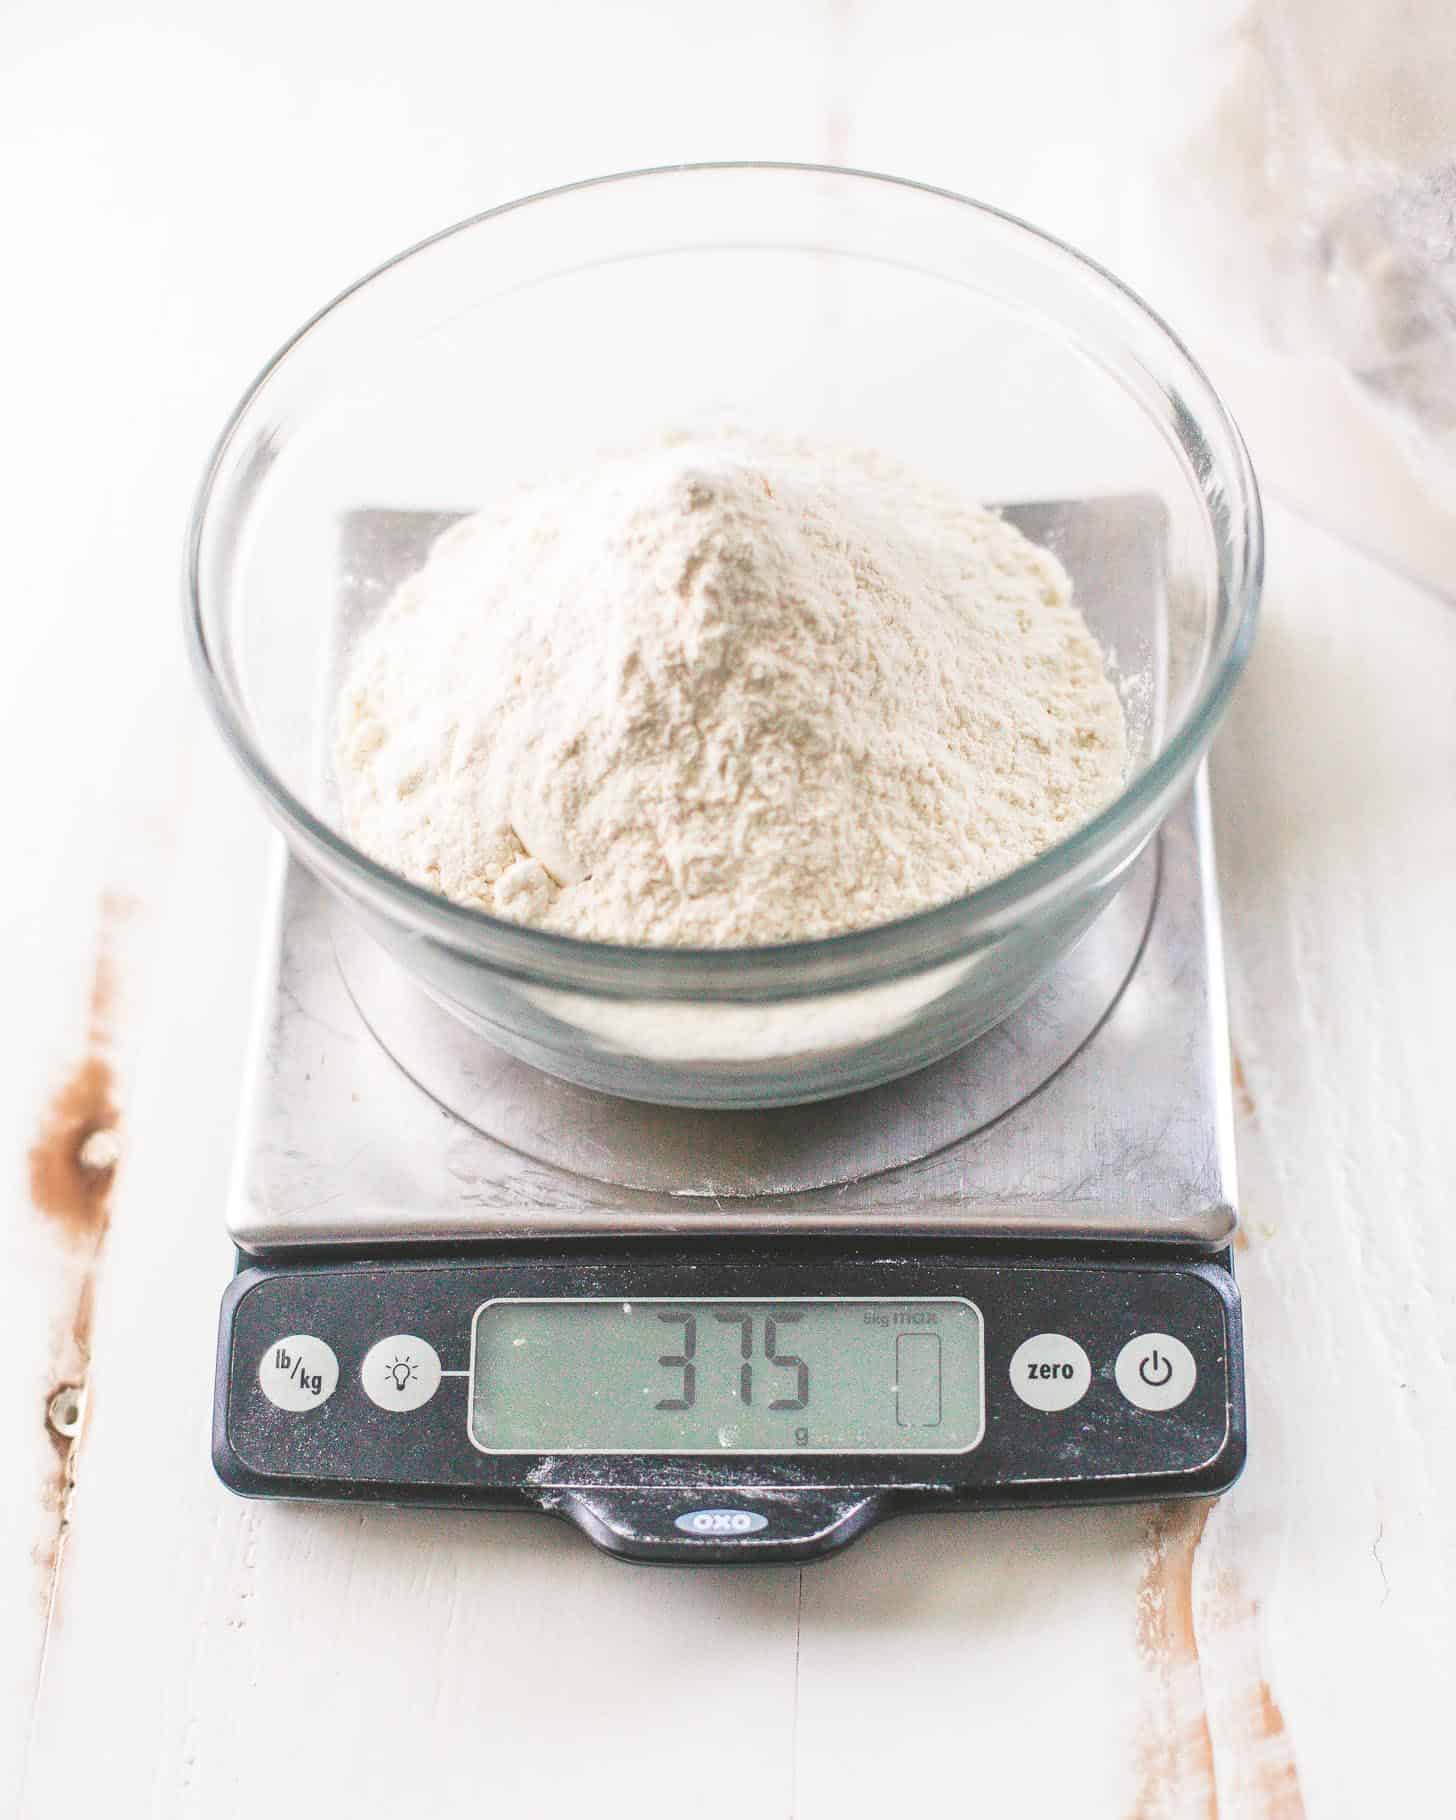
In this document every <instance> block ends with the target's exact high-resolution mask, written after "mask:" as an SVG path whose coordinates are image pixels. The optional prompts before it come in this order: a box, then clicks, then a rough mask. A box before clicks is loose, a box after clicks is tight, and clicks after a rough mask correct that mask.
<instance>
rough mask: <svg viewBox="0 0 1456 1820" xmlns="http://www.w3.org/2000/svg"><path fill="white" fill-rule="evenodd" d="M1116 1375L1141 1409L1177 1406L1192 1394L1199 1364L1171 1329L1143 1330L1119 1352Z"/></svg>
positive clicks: (1122, 1390)
mask: <svg viewBox="0 0 1456 1820" xmlns="http://www.w3.org/2000/svg"><path fill="white" fill-rule="evenodd" d="M1113 1375H1114V1376H1115V1377H1116V1379H1117V1388H1118V1389H1119V1390H1120V1391H1121V1392H1122V1394H1123V1395H1124V1396H1125V1397H1126V1398H1127V1400H1128V1402H1129V1403H1133V1404H1136V1406H1137V1407H1138V1408H1139V1409H1176V1408H1177V1407H1178V1405H1179V1404H1180V1403H1186V1402H1187V1400H1188V1398H1189V1397H1190V1396H1191V1395H1192V1394H1193V1386H1194V1385H1195V1384H1196V1383H1197V1382H1198V1365H1197V1362H1196V1360H1195V1359H1194V1357H1193V1354H1192V1353H1191V1352H1190V1351H1189V1350H1188V1348H1187V1347H1186V1346H1185V1345H1184V1344H1183V1342H1182V1341H1181V1340H1179V1339H1175V1338H1174V1337H1173V1335H1172V1334H1171V1333H1140V1334H1139V1335H1138V1336H1137V1338H1136V1339H1135V1340H1129V1341H1128V1343H1127V1345H1126V1346H1124V1347H1123V1349H1122V1351H1121V1352H1120V1353H1118V1355H1117V1364H1116V1366H1115V1367H1114V1371H1113Z"/></svg>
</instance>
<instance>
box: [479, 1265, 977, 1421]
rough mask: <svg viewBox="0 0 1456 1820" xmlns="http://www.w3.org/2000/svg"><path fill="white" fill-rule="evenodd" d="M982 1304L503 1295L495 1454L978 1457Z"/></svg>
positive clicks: (491, 1393) (489, 1376)
mask: <svg viewBox="0 0 1456 1820" xmlns="http://www.w3.org/2000/svg"><path fill="white" fill-rule="evenodd" d="M984 1375H985V1374H984V1346H983V1341H982V1327H981V1316H980V1311H979V1310H978V1309H977V1308H976V1307H975V1306H974V1304H973V1303H971V1302H967V1301H963V1300H959V1299H946V1300H932V1299H930V1298H914V1297H912V1298H902V1299H890V1298H880V1299H874V1298H860V1299H847V1298H846V1299H840V1298H834V1297H816V1298H814V1299H811V1300H802V1301H793V1300H790V1301H768V1300H755V1299H749V1300H727V1299H718V1298H704V1299H699V1300H693V1299H687V1300H671V1301H670V1300H666V1299H660V1298H653V1299H647V1300H642V1301H630V1302H629V1301H607V1300H605V1299H603V1300H595V1299H577V1300H565V1299H558V1300H549V1299H544V1298H543V1299H540V1300H526V1299H521V1300H515V1299H512V1300H501V1301H496V1302H487V1303H485V1304H484V1306H483V1307H481V1308H479V1309H477V1310H476V1314H475V1322H474V1330H473V1335H472V1340H471V1386H470V1391H471V1394H470V1436H471V1439H472V1441H473V1442H474V1443H475V1445H476V1446H477V1447H478V1448H480V1449H482V1451H484V1452H487V1453H532V1454H573V1453H583V1454H585V1453H591V1454H603V1453H605V1454H612V1453H615V1454H648V1455H651V1454H731V1453H752V1454H793V1453H854V1454H906V1453H968V1452H969V1451H970V1450H971V1448H973V1447H975V1446H976V1445H977V1443H978V1442H979V1441H980V1439H981V1435H982V1432H983V1429H984V1410H985V1387H984Z"/></svg>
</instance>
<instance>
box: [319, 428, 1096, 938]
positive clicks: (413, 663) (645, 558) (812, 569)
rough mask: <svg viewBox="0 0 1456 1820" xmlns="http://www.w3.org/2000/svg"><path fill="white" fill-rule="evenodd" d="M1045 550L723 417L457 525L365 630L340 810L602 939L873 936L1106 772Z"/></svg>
mask: <svg viewBox="0 0 1456 1820" xmlns="http://www.w3.org/2000/svg"><path fill="white" fill-rule="evenodd" d="M1070 592H1071V591H1070V586H1069V583H1068V581H1067V578H1066V576H1065V574H1064V573H1063V571H1062V569H1061V567H1060V565H1059V564H1058V563H1057V562H1056V560H1055V558H1054V557H1052V556H1051V555H1049V554H1048V553H1047V552H1045V551H1043V550H1040V549H1038V548H1037V547H1036V546H1035V545H1033V544H1031V543H1029V542H1028V541H1027V540H1026V539H1025V538H1024V537H1022V536H1021V535H1020V533H1019V532H1017V531H1016V530H1014V529H1013V528H1012V527H1011V526H1010V525H1008V524H1006V523H1004V522H1003V521H1002V520H1001V519H999V518H998V517H996V516H995V515H994V514H992V513H989V512H986V511H984V510H982V509H980V508H978V507H976V506H974V505H971V504H968V503H966V502H965V501H963V500H960V499H957V498H955V497H953V496H951V495H949V494H947V493H945V492H944V491H942V490H941V489H940V488H938V487H936V486H934V485H932V484H931V483H929V482H927V481H926V480H924V479H922V478H920V477H918V476H915V475H911V474H908V473H906V472H904V471H903V470H900V469H897V468H894V467H891V466H889V465H887V464H885V463H882V462H881V461H879V460H877V459H876V458H875V457H873V456H869V455H855V454H847V453H845V452H843V451H839V450H832V451H826V450H822V449H811V448H807V447H800V446H798V445H786V444H781V443H777V442H768V441H760V440H751V439H747V438H741V437H727V436H725V437H721V438H715V439H713V440H711V441H692V442H679V443H676V444H673V445H663V446H660V447H657V448H654V449H651V450H648V451H646V452H642V453H638V454H635V455H631V456H625V457H621V458H617V459H614V460H611V461H607V462H603V463H600V464H598V465H597V466H595V467H594V468H592V469H591V470H590V471H589V472H587V473H584V474H582V475H580V476H577V477H574V478H571V479H567V480H564V481H561V482H558V483H555V484H552V485H548V486H540V487H534V488H529V489H523V490H521V491H520V492H519V493H517V494H516V495H514V496H512V497H510V498H508V499H506V500H504V501H502V502H501V503H500V504H498V505H496V506H493V507H490V508H488V509H486V510H485V511H482V512H479V513H477V514H476V515H475V516H473V517H471V518H469V519H466V520H465V521H463V522H462V523H460V524H459V525H456V526H455V527H453V528H452V529H451V530H450V531H448V532H447V533H446V534H445V535H444V536H443V537H441V538H440V540H439V542H438V543H437V544H436V545H435V547H434V549H433V550H432V552H431V554H430V558H429V560H428V562H427V563H426V565H425V567H424V568H423V569H422V570H421V571H420V572H419V573H418V574H417V575H415V576H413V577H412V578H411V579H410V580H409V581H407V582H406V583H405V584H404V585H403V586H402V587H401V588H400V589H399V590H398V592H397V593H396V594H395V596H394V598H393V599H392V600H391V601H390V603H389V604H388V606H387V607H386V608H385V609H384V610H383V612H382V613H381V615H380V617H379V619H378V620H377V621H376V622H375V624H374V625H373V626H372V627H371V628H370V629H369V630H368V631H367V632H366V634H365V635H364V637H363V638H362V639H361V641H360V644H359V647H358V649H357V650H356V652H355V654H354V658H353V661H352V663H351V665H350V667H349V671H348V674H347V678H346V681H345V684H344V688H343V691H342V697H341V701H340V710H339V721H338V730H337V743H336V770H337V775H338V782H339V789H340V794H341V798H342V803H343V811H344V819H345V824H346V826H347V828H348V831H349V833H350V835H351V836H352V838H353V839H354V840H355V841H356V842H357V843H358V844H359V845H360V846H361V847H363V848H364V850H365V851H366V852H368V853H370V854H372V855H373V856H374V857H375V858H376V859H378V860H380V861H382V862H383V863H384V864H386V865H388V866H390V867H392V868H394V869H395V870H396V871H399V872H402V873H404V874H405V875H406V876H407V877H409V878H411V879H414V880H416V881H417V882H419V883H421V884H425V885H428V886H430V887H432V888H433V889H435V890H437V891H440V892H442V893H444V895H446V896H447V897H450V898H454V899H455V900H457V901H458V902H461V903H466V904H474V905H477V906H479V907H480V908H482V909H485V910H488V911H492V912H494V913H495V914H496V915H499V916H504V917H509V918H511V919H513V920H516V921H520V922H528V923H536V924H540V925H543V926H545V927H547V928H551V929H556V930H560V931H563V932H565V933H568V934H572V935H577V936H584V937H589V938H595V939H599V940H607V941H619V942H634V943H658V944H703V945H741V944H752V943H760V942H773V941H783V940H789V939H794V938H799V937H812V936H822V935H828V934H831V933H833V932H835V931H838V930H845V929H855V928H862V927H866V926H869V925H872V924H875V923H882V922H885V921H888V920H890V919H891V918H894V917H897V916H902V915H905V914H907V913H909V912H910V911H913V910H919V909H923V908H926V907H928V906H929V905H932V904H937V903H941V902H944V901H946V900H948V899H950V898H953V897H957V896H960V895H962V894H963V893H965V892H967V891H970V890H972V889H973V888H974V887H975V886H977V885H980V884H983V883H985V882H986V881H987V880H989V879H992V878H995V877H997V876H998V875H999V874H1001V873H1004V872H1008V871H1010V870H1011V869H1012V868H1013V867H1015V866H1017V865H1019V864H1021V863H1022V862H1024V861H1025V860H1028V859H1030V858H1031V857H1033V855H1035V854H1036V853H1038V852H1040V851H1041V850H1042V849H1044V848H1045V847H1047V846H1049V845H1050V844H1051V843H1052V842H1054V841H1056V840H1058V839H1060V838H1061V837H1062V836H1063V835H1064V834H1066V833H1068V832H1070V831H1071V829H1073V828H1074V827H1076V826H1077V825H1078V824H1079V823H1081V822H1083V821H1085V820H1086V819H1087V818H1088V817H1089V816H1090V815H1092V814H1093V813H1094V812H1095V811H1096V810H1097V809H1098V808H1100V807H1101V806H1102V805H1103V804H1104V803H1106V802H1107V801H1108V799H1109V798H1110V797H1111V796H1112V795H1113V794H1115V792H1116V791H1117V789H1118V788H1119V786H1120V784H1121V782H1122V778H1123V772H1124V768H1125V764H1126V733H1125V728H1124V723H1123V715H1122V709H1121V706H1120V704H1119V702H1118V698H1117V695H1116V692H1115V691H1114V689H1113V688H1112V686H1111V684H1110V683H1109V682H1108V680H1107V678H1106V676H1105V674H1104V671H1103V665H1102V658H1101V654H1100V652H1099V650H1098V648H1097V645H1096V643H1095V641H1094V640H1093V638H1092V636H1091V634H1090V633H1089V632H1088V630H1087V627H1086V625H1085V624H1084V622H1083V620H1082V618H1081V615H1080V614H1079V613H1078V612H1077V610H1076V608H1075V607H1074V606H1073V605H1072V604H1071V598H1070Z"/></svg>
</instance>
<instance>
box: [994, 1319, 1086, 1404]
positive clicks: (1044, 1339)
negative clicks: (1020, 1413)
mask: <svg viewBox="0 0 1456 1820" xmlns="http://www.w3.org/2000/svg"><path fill="white" fill-rule="evenodd" d="M1091 1382H1092V1365H1091V1362H1090V1361H1089V1359H1088V1357H1087V1354H1086V1353H1085V1352H1084V1351H1083V1350H1082V1348H1081V1347H1080V1346H1079V1345H1078V1344H1077V1342H1076V1341H1075V1340H1073V1339H1069V1338H1068V1337H1067V1335H1066V1334H1064V1333H1034V1334H1033V1335H1032V1336H1031V1338H1030V1339H1029V1340H1023V1341H1022V1342H1021V1344H1020V1345H1019V1346H1018V1347H1017V1348H1016V1351H1015V1352H1014V1353H1012V1355H1011V1388H1012V1389H1013V1390H1014V1391H1015V1392H1016V1394H1017V1396H1019V1397H1020V1398H1021V1400H1022V1402H1023V1403H1029V1404H1030V1405H1031V1407H1032V1408H1033V1409H1040V1410H1042V1411H1044V1412H1045V1413H1046V1414H1047V1415H1054V1414H1055V1413H1056V1411H1057V1410H1059V1409H1070V1408H1071V1407H1072V1405H1073V1404H1074V1403H1080V1402H1081V1400H1082V1398H1083V1397H1085V1396H1086V1394H1087V1386H1088V1385H1089V1384H1090V1383H1091Z"/></svg>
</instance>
